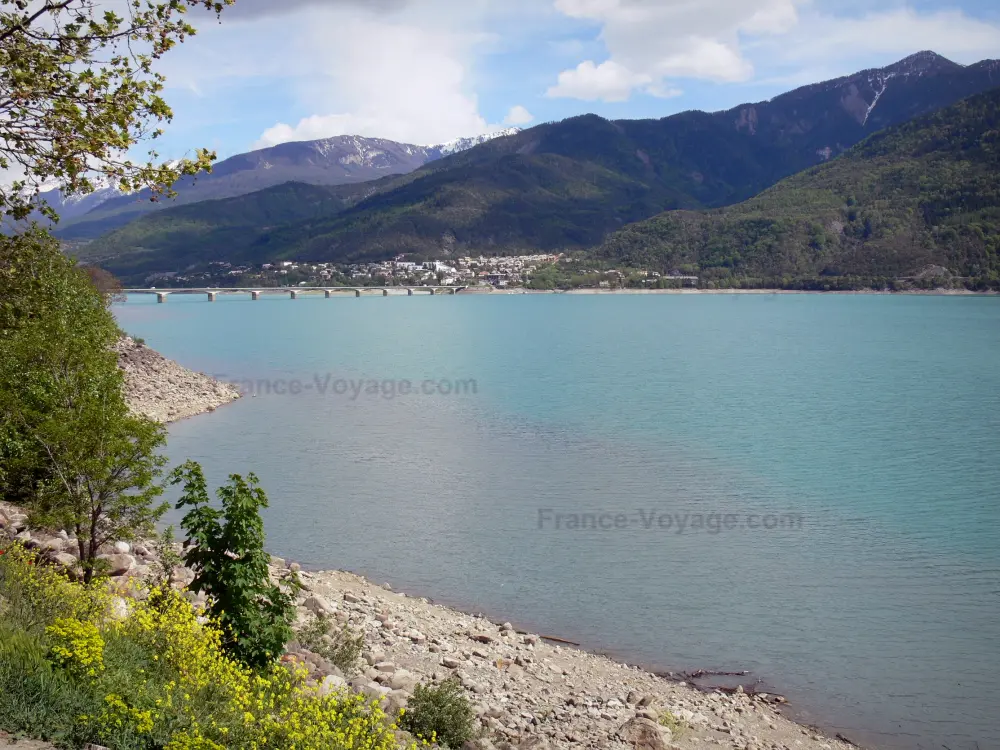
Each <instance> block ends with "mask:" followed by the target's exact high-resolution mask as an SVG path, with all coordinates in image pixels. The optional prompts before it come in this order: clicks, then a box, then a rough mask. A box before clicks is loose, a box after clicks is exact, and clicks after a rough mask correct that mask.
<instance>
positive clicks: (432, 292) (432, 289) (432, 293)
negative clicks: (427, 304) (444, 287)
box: [431, 287, 436, 297]
mask: <svg viewBox="0 0 1000 750" xmlns="http://www.w3.org/2000/svg"><path fill="white" fill-rule="evenodd" d="M435 294H436V292H435V291H434V287H431V296H432V297H433V296H434V295H435Z"/></svg>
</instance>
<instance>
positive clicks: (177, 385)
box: [115, 336, 240, 422]
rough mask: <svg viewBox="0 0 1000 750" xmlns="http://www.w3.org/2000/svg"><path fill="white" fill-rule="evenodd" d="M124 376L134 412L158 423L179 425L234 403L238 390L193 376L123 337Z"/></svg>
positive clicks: (120, 350) (120, 344)
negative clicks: (175, 423)
mask: <svg viewBox="0 0 1000 750" xmlns="http://www.w3.org/2000/svg"><path fill="white" fill-rule="evenodd" d="M115 350H116V351H117V352H118V364H119V366H120V367H121V369H122V371H123V372H124V373H125V395H126V398H127V399H128V402H129V404H130V405H131V407H132V409H133V411H135V412H136V413H137V414H142V415H143V416H146V417H149V418H150V419H155V420H157V421H159V422H176V421H178V420H180V419H185V418H187V417H192V416H194V415H196V414H202V413H204V412H208V411H215V410H216V409H217V408H218V407H220V406H223V405H224V404H228V403H230V402H232V401H235V400H236V399H238V398H239V397H240V392H239V390H238V389H237V388H236V387H235V386H232V385H229V384H228V383H222V382H219V381H218V380H216V379H215V378H212V377H209V376H208V375H205V374H203V373H200V372H193V371H192V370H188V369H187V368H186V367H182V366H181V365H179V364H177V363H176V362H174V361H172V360H169V359H167V358H166V357H164V356H163V355H161V354H160V353H159V352H156V351H154V350H153V349H150V348H149V347H148V346H146V345H145V344H140V343H138V342H136V341H135V339H132V338H129V337H127V336H126V337H123V338H122V339H121V340H120V341H119V342H118V345H117V346H116V347H115Z"/></svg>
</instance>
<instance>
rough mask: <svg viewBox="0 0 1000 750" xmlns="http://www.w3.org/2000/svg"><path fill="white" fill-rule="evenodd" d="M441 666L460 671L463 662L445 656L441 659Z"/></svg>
mask: <svg viewBox="0 0 1000 750" xmlns="http://www.w3.org/2000/svg"><path fill="white" fill-rule="evenodd" d="M441 666H442V667H448V669H458V668H459V667H460V666H462V662H461V661H459V660H458V659H456V658H455V657H453V656H445V657H444V658H443V659H441Z"/></svg>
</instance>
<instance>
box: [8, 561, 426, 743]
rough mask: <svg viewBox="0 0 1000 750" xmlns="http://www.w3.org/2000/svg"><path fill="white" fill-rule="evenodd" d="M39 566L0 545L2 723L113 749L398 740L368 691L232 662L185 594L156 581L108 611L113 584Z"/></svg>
mask: <svg viewBox="0 0 1000 750" xmlns="http://www.w3.org/2000/svg"><path fill="white" fill-rule="evenodd" d="M35 563H37V560H36V559H35V558H34V557H33V556H32V555H31V554H30V553H28V552H26V551H25V550H24V549H23V548H21V547H19V546H14V547H9V548H7V549H3V548H2V547H0V730H3V731H6V732H11V733H13V734H15V735H26V736H29V737H37V738H41V739H49V740H52V741H55V742H56V743H58V745H59V746H61V747H67V748H79V747H81V746H83V745H84V744H86V743H94V744H100V745H103V746H106V747H109V748H111V749H112V750H155V749H156V748H165V749H166V750H195V749H197V750H230V749H231V750H266V748H293V747H294V748H298V749H299V750H330V749H331V748H335V749H336V750H394V748H395V747H396V742H395V738H394V735H393V729H394V728H395V727H393V726H392V724H391V723H390V721H389V720H388V717H386V716H385V714H384V713H383V712H382V711H381V710H380V709H379V708H378V707H377V705H369V704H368V703H366V701H365V699H364V698H363V697H361V696H359V695H349V694H343V693H338V694H335V695H330V696H321V695H320V694H319V692H318V689H317V688H316V687H314V686H311V685H310V684H309V683H308V676H309V675H308V670H307V669H305V668H304V667H302V666H292V667H289V668H286V667H284V666H281V665H277V664H269V665H267V666H266V667H265V668H262V669H260V670H257V671H251V670H249V669H248V668H247V667H245V666H244V665H242V664H240V663H238V662H236V661H235V660H233V659H231V658H230V657H229V656H228V655H227V654H226V653H225V652H224V650H223V648H222V640H223V634H222V632H221V631H220V630H219V629H218V628H216V627H215V625H214V624H213V623H211V622H208V623H204V618H200V617H199V615H200V612H199V611H197V610H194V609H192V607H191V605H190V604H189V603H188V602H187V601H186V600H185V598H184V597H183V596H182V595H181V594H180V593H179V592H176V591H174V590H172V589H170V588H166V589H163V588H155V587H154V588H153V589H151V590H150V591H148V592H147V593H148V596H147V597H146V598H144V599H142V600H131V601H129V603H128V608H127V612H125V613H124V615H121V614H118V615H116V616H114V617H111V616H110V612H111V611H112V608H111V607H110V605H111V604H112V602H113V597H114V596H115V594H114V592H113V589H112V588H111V587H110V584H109V585H107V586H104V585H101V584H97V585H93V586H89V587H84V586H82V585H79V584H74V583H70V582H69V581H68V580H67V579H66V578H65V577H64V576H62V575H61V574H60V573H59V572H57V571H56V570H55V569H54V568H51V567H46V566H39V565H37V564H35ZM12 601H21V602H24V603H25V604H26V607H25V608H19V609H18V610H17V611H13V610H11V609H10V607H9V606H8V604H9V603H10V602H12ZM39 601H42V602H47V604H46V605H45V606H42V607H37V606H36V607H33V606H32V603H36V602H39ZM29 610H30V611H29ZM411 750H412V747H411Z"/></svg>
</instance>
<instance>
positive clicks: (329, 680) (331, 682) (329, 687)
mask: <svg viewBox="0 0 1000 750" xmlns="http://www.w3.org/2000/svg"><path fill="white" fill-rule="evenodd" d="M346 687H347V680H345V679H344V678H343V677H340V676H338V675H335V674H329V675H327V676H326V677H324V678H323V682H322V683H320V686H319V694H320V696H322V697H324V698H325V697H326V696H328V695H331V694H332V693H336V692H337V691H339V690H343V689H344V688H346Z"/></svg>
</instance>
